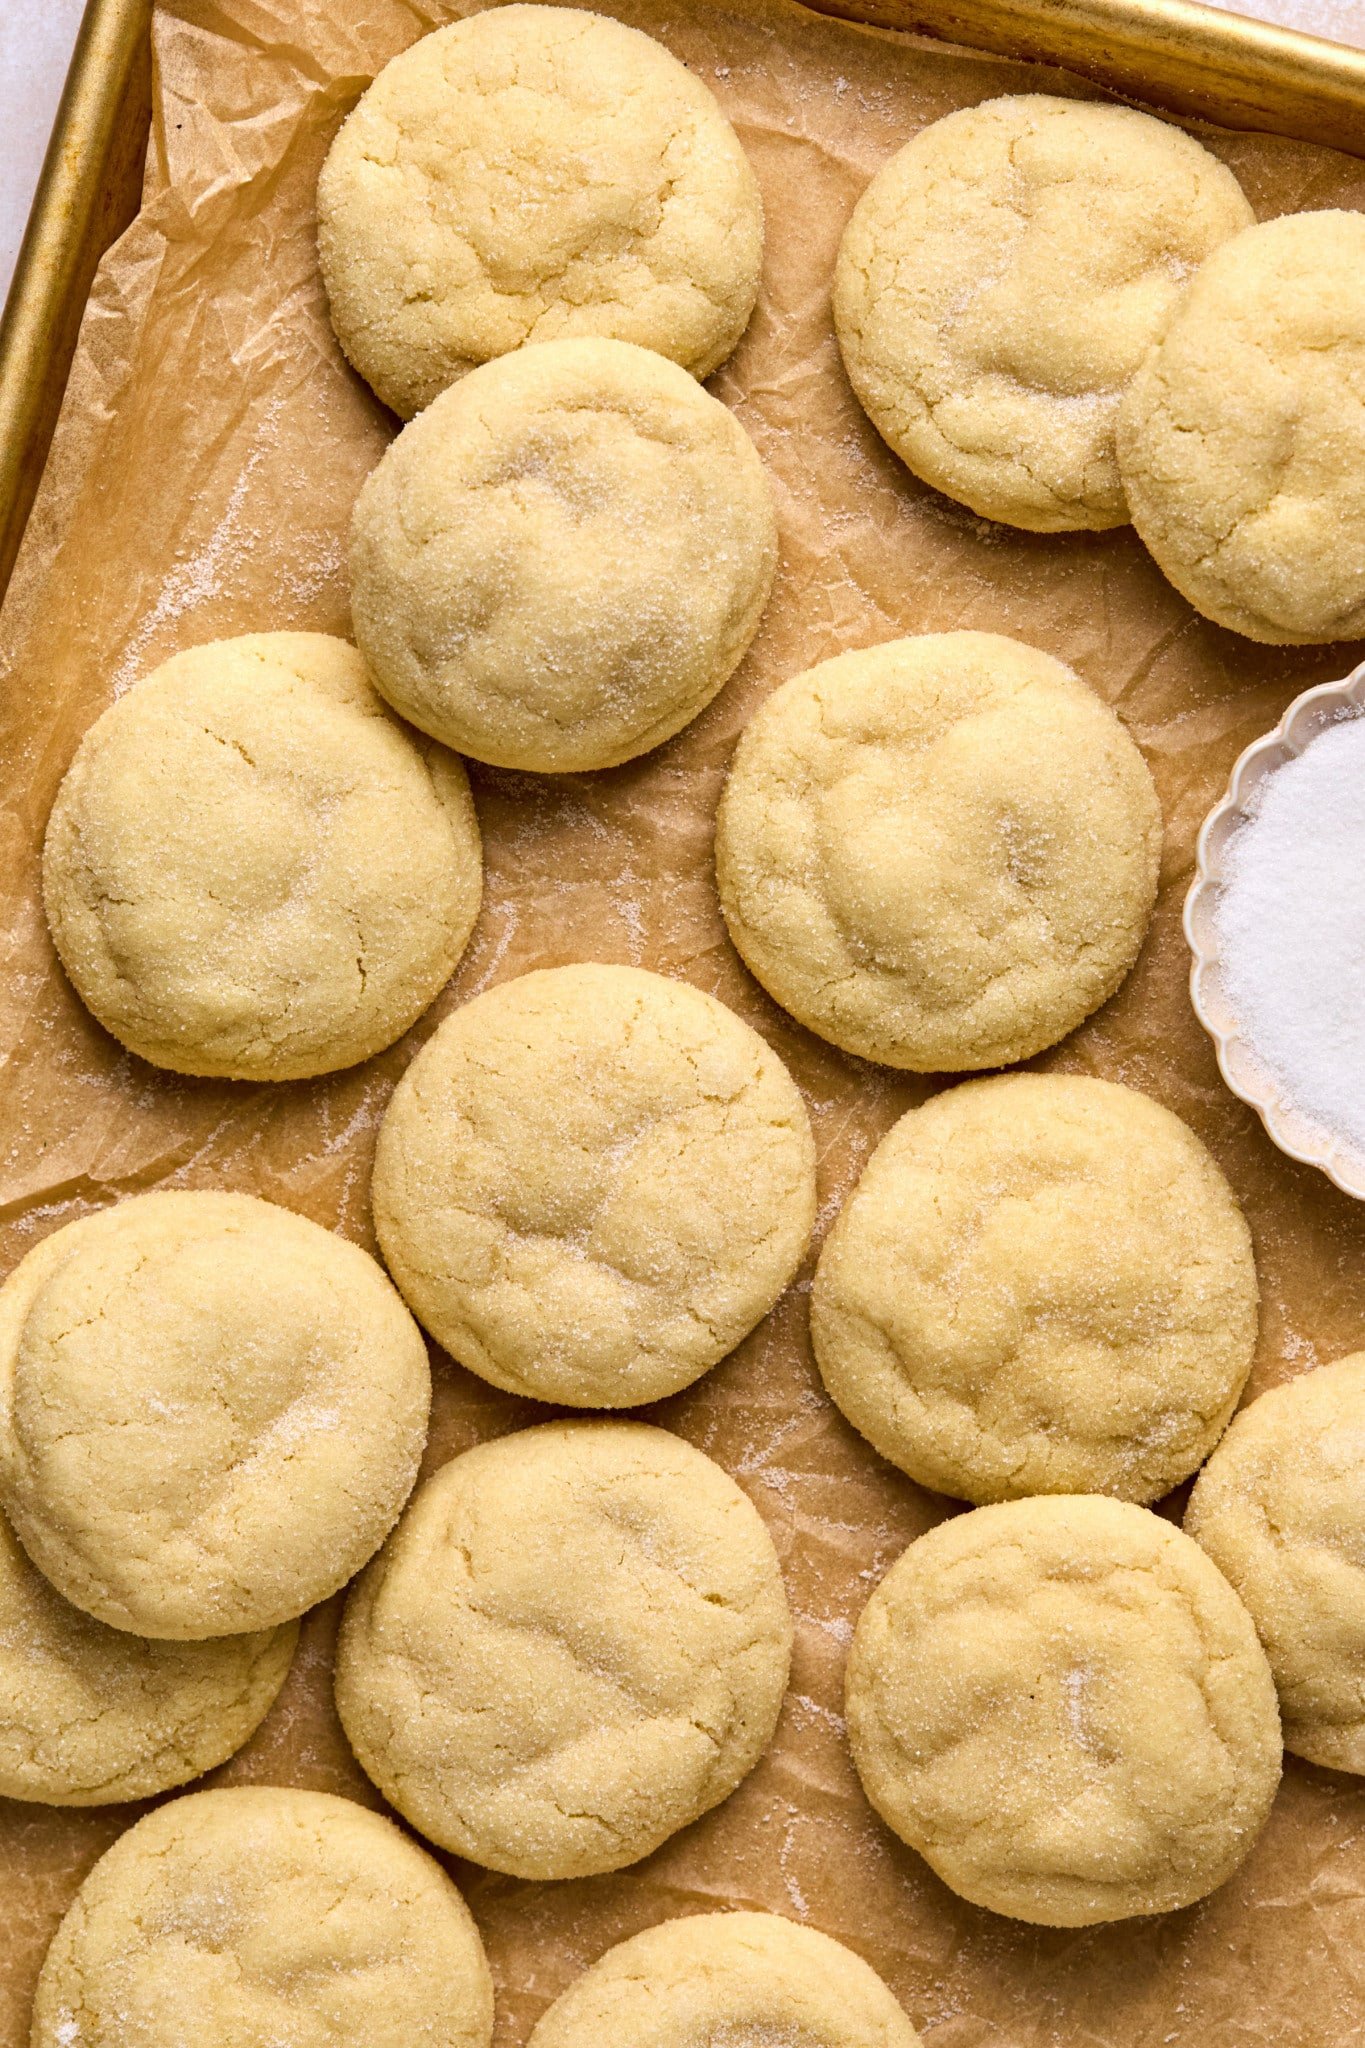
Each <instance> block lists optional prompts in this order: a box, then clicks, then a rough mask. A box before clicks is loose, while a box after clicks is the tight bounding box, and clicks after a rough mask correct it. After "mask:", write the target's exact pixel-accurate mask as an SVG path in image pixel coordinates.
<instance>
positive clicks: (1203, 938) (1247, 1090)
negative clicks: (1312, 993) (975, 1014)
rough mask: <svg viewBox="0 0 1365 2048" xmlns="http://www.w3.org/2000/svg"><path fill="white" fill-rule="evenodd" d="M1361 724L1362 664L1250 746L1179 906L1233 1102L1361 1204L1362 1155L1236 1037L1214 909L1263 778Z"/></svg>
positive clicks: (1193, 973)
mask: <svg viewBox="0 0 1365 2048" xmlns="http://www.w3.org/2000/svg"><path fill="white" fill-rule="evenodd" d="M1361 716H1365V663H1362V664H1361V666H1360V667H1359V668H1358V669H1356V670H1355V671H1354V673H1353V674H1351V675H1349V676H1347V677H1346V678H1345V680H1344V681H1343V682H1339V683H1319V684H1318V686H1317V688H1316V689H1315V690H1305V691H1304V693H1303V695H1302V696H1301V697H1296V698H1295V699H1294V702H1293V703H1292V704H1291V705H1290V707H1289V709H1288V710H1287V711H1286V712H1285V714H1284V717H1283V718H1282V719H1281V720H1280V722H1279V724H1278V725H1277V726H1276V728H1275V730H1274V732H1268V733H1266V734H1265V735H1264V737H1263V738H1261V739H1259V740H1253V741H1252V743H1251V745H1250V746H1249V747H1248V748H1247V750H1246V752H1245V753H1244V754H1242V755H1241V757H1240V758H1239V760H1238V762H1237V766H1236V767H1235V768H1234V769H1233V771H1232V779H1231V781H1230V782H1229V783H1228V788H1227V794H1226V795H1225V796H1224V798H1223V800H1222V802H1221V803H1219V804H1216V805H1215V806H1214V808H1213V809H1212V810H1211V811H1210V812H1209V815H1208V817H1207V818H1206V819H1205V820H1204V824H1203V829H1202V830H1201V832H1200V834H1199V845H1198V849H1197V852H1196V856H1195V869H1194V880H1193V882H1192V883H1191V884H1190V893H1189V895H1188V896H1187V897H1186V898H1185V937H1186V938H1187V939H1188V940H1189V942H1190V952H1191V954H1192V956H1193V964H1192V966H1191V969H1190V997H1191V1000H1192V1001H1193V1003H1194V1013H1195V1015H1196V1017H1198V1019H1199V1021H1200V1023H1201V1024H1202V1025H1203V1027H1204V1029H1205V1030H1206V1031H1207V1032H1208V1034H1209V1037H1210V1038H1211V1039H1212V1040H1213V1043H1214V1046H1215V1049H1216V1050H1217V1053H1218V1065H1219V1068H1220V1070H1221V1072H1222V1075H1223V1079H1224V1080H1225V1081H1226V1082H1227V1084H1228V1086H1229V1088H1230V1089H1231V1090H1232V1092H1233V1094H1234V1095H1238V1096H1240V1097H1241V1099H1242V1101H1243V1102H1247V1103H1250V1105H1251V1107H1252V1108H1253V1109H1254V1110H1255V1111H1256V1114H1257V1115H1258V1116H1259V1117H1260V1119H1261V1122H1262V1123H1263V1124H1264V1125H1265V1127H1266V1130H1267V1131H1268V1132H1269V1133H1270V1136H1271V1137H1272V1138H1273V1139H1274V1141H1275V1143H1276V1144H1277V1145H1278V1146H1279V1148H1280V1150H1281V1152H1284V1153H1287V1154H1288V1156H1289V1158H1291V1159H1299V1160H1302V1161H1303V1162H1304V1164H1305V1165H1308V1166H1319V1167H1321V1168H1322V1171H1323V1172H1324V1173H1325V1174H1326V1175H1327V1176H1328V1178H1329V1179H1330V1180H1333V1181H1335V1182H1336V1184H1337V1186H1338V1187H1339V1188H1342V1189H1344V1190H1345V1192H1346V1193H1347V1194H1348V1195H1355V1196H1356V1197H1358V1198H1359V1199H1361V1200H1365V1150H1362V1149H1361V1148H1360V1147H1359V1146H1358V1145H1352V1144H1351V1143H1350V1142H1349V1141H1348V1140H1346V1139H1343V1138H1341V1137H1340V1136H1339V1135H1337V1133H1335V1132H1333V1131H1329V1130H1328V1129H1327V1128H1326V1127H1325V1126H1324V1125H1322V1124H1321V1123H1319V1122H1318V1121H1317V1119H1316V1118H1315V1117H1311V1116H1308V1115H1305V1114H1304V1112H1303V1111H1302V1110H1300V1109H1298V1108H1296V1107H1295V1106H1294V1104H1293V1103H1291V1102H1289V1101H1288V1100H1287V1099H1286V1098H1285V1096H1284V1094H1283V1092H1282V1091H1281V1089H1280V1087H1279V1084H1278V1083H1277V1082H1276V1081H1275V1079H1274V1078H1273V1077H1272V1076H1271V1075H1270V1074H1268V1073H1267V1072H1266V1070H1265V1068H1264V1067H1263V1066H1262V1065H1261V1064H1260V1062H1259V1061H1258V1060H1257V1058H1256V1056H1255V1054H1254V1053H1253V1052H1252V1050H1251V1047H1250V1046H1249V1045H1248V1044H1247V1043H1246V1041H1245V1040H1244V1039H1242V1038H1239V1036H1238V1025H1237V1018H1236V1017H1235V1016H1234V1014H1233V1011H1232V1008H1231V1005H1230V1004H1229V1002H1228V999H1227V996H1226V993H1225V991H1224V988H1223V983H1222V975H1221V972H1220V968H1219V961H1218V933H1217V929H1216V926H1215V924H1214V909H1215V905H1216V903H1217V898H1218V890H1219V887H1220V885H1221V883H1222V880H1223V874H1224V860H1225V857H1226V854H1227V849H1228V843H1229V841H1230V840H1231V839H1232V836H1233V834H1234V833H1235V832H1236V831H1237V829H1238V827H1239V826H1240V825H1242V824H1243V823H1244V822H1245V820H1246V817H1247V810H1248V806H1249V804H1250V802H1251V799H1252V797H1253V795H1254V793H1255V791H1256V789H1257V788H1258V787H1259V785H1260V783H1261V782H1262V781H1263V780H1264V778H1265V777H1266V776H1267V775H1273V774H1274V772H1275V770H1276V769H1277V768H1278V767H1280V766H1281V765H1282V764H1283V763H1284V762H1285V761H1288V760H1290V759H1292V758H1293V756H1294V755H1295V754H1301V753H1302V752H1303V750H1304V748H1305V747H1306V746H1307V745H1308V742H1309V741H1310V740H1311V739H1313V738H1314V737H1315V736H1316V735H1317V734H1318V733H1320V732H1322V731H1323V729H1324V728H1325V727H1326V726H1329V725H1337V724H1339V723H1340V721H1341V720H1342V719H1343V718H1359V717H1361Z"/></svg>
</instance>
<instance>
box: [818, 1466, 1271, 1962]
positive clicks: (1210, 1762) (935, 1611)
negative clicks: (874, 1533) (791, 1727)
mask: <svg viewBox="0 0 1365 2048" xmlns="http://www.w3.org/2000/svg"><path fill="white" fill-rule="evenodd" d="M847 1705H848V1732H849V1740H850V1742H851V1744H852V1747H853V1758H854V1762H855V1763H856V1764H857V1767H858V1775H859V1776H860V1778H861V1779H862V1781H863V1788H864V1790H865V1791H866V1793H867V1796H868V1798H869V1799H870V1800H871V1801H872V1804H873V1805H874V1806H875V1807H876V1808H877V1811H878V1812H879V1813H880V1814H881V1816H882V1818H883V1819H884V1820H885V1821H886V1822H887V1824H888V1826H890V1827H891V1828H893V1829H894V1830H895V1832H896V1833H897V1834H898V1835H900V1836H901V1837H902V1839H903V1840H905V1841H907V1842H908V1843H909V1844H910V1846H911V1848H913V1849H918V1851H919V1853H920V1855H921V1856H923V1857H924V1859H925V1861H926V1862H927V1863H929V1864H930V1866H931V1867H932V1868H933V1869H934V1870H935V1871H937V1873H938V1875H939V1876H940V1877H941V1878H942V1879H943V1881H944V1883H945V1884H946V1885H948V1886H950V1887H951V1889H952V1890H953V1891H955V1892H957V1893H959V1894H960V1895H961V1897H963V1898H964V1899H970V1900H971V1901H972V1903H973V1904H974V1905H978V1906H989V1907H990V1908H991V1909H992V1911H993V1912H996V1913H1006V1914H1008V1915H1010V1917H1011V1918H1013V1919H1016V1920H1030V1921H1033V1922H1034V1923H1036V1924H1037V1925H1039V1926H1043V1927H1089V1926H1092V1925H1094V1924H1095V1923H1096V1922H1097V1921H1101V1920H1123V1919H1128V1918H1130V1917H1132V1916H1133V1915H1135V1914H1140V1913H1168V1912H1171V1911H1173V1910H1174V1909H1175V1908H1176V1907H1178V1906H1188V1905H1190V1904H1191V1903H1192V1902H1193V1901H1194V1900H1195V1899H1202V1898H1203V1897H1204V1896H1205V1894H1206V1893H1208V1892H1211V1891H1213V1890H1214V1888H1215V1887H1216V1886H1218V1885H1220V1884H1222V1883H1223V1881H1224V1880H1225V1879H1226V1878H1228V1877H1230V1876H1231V1875H1232V1873H1233V1871H1234V1870H1235V1869H1236V1868H1237V1866H1238V1864H1239V1863H1241V1862H1242V1860H1243V1858H1244V1857H1245V1856H1246V1855H1247V1853H1248V1852H1249V1850H1250V1849H1251V1846H1252V1844H1253V1843H1254V1842H1255V1839H1256V1837H1257V1835H1258V1834H1259V1832H1260V1830H1261V1827H1262V1825H1263V1823H1264V1821H1265V1818H1266V1816H1267V1814H1268V1813H1269V1811H1270V1804H1271V1801H1272V1799H1273V1798H1274V1796H1275V1788H1276V1786H1277V1785H1278V1783H1279V1779H1280V1762H1281V1757H1280V1723H1279V1716H1278V1714H1277V1712H1276V1707H1275V1686H1274V1682H1273V1680H1272V1679H1271V1676H1270V1668H1269V1666H1268V1665H1267V1663H1266V1660H1265V1653H1264V1652H1263V1650H1262V1649H1261V1646H1260V1644H1259V1643H1258V1642H1257V1640H1256V1631H1255V1629H1254V1628H1253V1627H1252V1623H1251V1617H1250V1615H1249V1614H1248V1613H1247V1611H1246V1609H1245V1607H1243V1605H1242V1603H1241V1601H1240V1600H1239V1599H1238V1598H1237V1595H1236V1594H1235V1593H1234V1592H1233V1590H1232V1588H1231V1587H1230V1586H1229V1585H1228V1583H1227V1581H1226V1579H1224V1578H1223V1577H1222V1576H1221V1574H1220V1573H1219V1572H1218V1571H1216V1570H1215V1568H1214V1567H1213V1565H1211V1564H1210V1562H1209V1560H1208V1558H1207V1557H1205V1555H1204V1553H1203V1551H1202V1550H1200V1548H1199V1546H1198V1544H1196V1543H1192V1542H1191V1541H1190V1539H1189V1537H1188V1536H1183V1535H1182V1534H1181V1532H1180V1531H1179V1529H1175V1528H1172V1526H1171V1524H1170V1523H1169V1522H1165V1521H1163V1520H1162V1519H1161V1517H1160V1516H1159V1515H1154V1514H1152V1513H1150V1512H1149V1510H1148V1509H1146V1508H1139V1507H1134V1506H1132V1505H1130V1504H1129V1503H1128V1502H1126V1501H1116V1500H1106V1499H1103V1498H1102V1497H1100V1496H1099V1495H1054V1496H1053V1497H1052V1498H1051V1499H1042V1500H1017V1501H1008V1502H1005V1503H1004V1504H1002V1505H1000V1506H997V1507H987V1508H976V1509H974V1510H973V1511H972V1512H971V1513H970V1514H965V1515H959V1516H958V1517H957V1518H956V1519H955V1520H952V1521H949V1522H943V1523H940V1524H939V1526H938V1527H937V1528H936V1529H932V1530H930V1532H929V1534H928V1535H927V1536H921V1537H920V1538H919V1540H918V1541H917V1542H915V1543H912V1544H911V1545H910V1548H909V1549H908V1550H907V1551H906V1553H905V1555H904V1556H903V1557H902V1558H901V1559H900V1561H899V1563H897V1564H895V1565H893V1566H892V1568H891V1570H890V1572H888V1574H887V1576H886V1577H885V1579H883V1581H882V1583H881V1585H880V1586H879V1587H878V1589H877V1591H876V1592H875V1593H874V1594H873V1596H872V1598H871V1600H870V1601H869V1602H868V1604H867V1607H866V1609H865V1610H864V1612H863V1616H862V1619H861V1620H860V1621H859V1623H858V1627H857V1630H856V1632H855V1634H854V1638H853V1649H852V1652H851V1654H850V1657H849V1664H848V1683H847Z"/></svg>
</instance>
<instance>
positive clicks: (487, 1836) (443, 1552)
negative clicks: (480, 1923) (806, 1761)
mask: <svg viewBox="0 0 1365 2048" xmlns="http://www.w3.org/2000/svg"><path fill="white" fill-rule="evenodd" d="M791 1635H792V1630H791V1617H790V1615H789V1613H788V1611H787V1602H786V1596H785V1594H784V1593H783V1590H782V1579H781V1575H780V1573H779V1571H778V1566H777V1557H776V1553H775V1552H774V1550H773V1546H772V1540H771V1538H770V1537H769V1535H768V1532H767V1530H766V1529H765V1528H764V1526H763V1524H762V1522H761V1521H760V1520H759V1517H758V1515H757V1514H756V1513H755V1511H754V1509H753V1508H752V1507H751V1506H750V1504H749V1502H748V1501H747V1500H746V1498H745V1496H744V1495H743V1494H742V1493H741V1492H740V1490H739V1488H738V1487H737V1486H736V1485H735V1483H734V1481H733V1480H732V1479H730V1478H728V1477H727V1476H726V1474H725V1473H724V1472H722V1471H721V1469H720V1467H719V1465H713V1464H712V1462H711V1460H710V1459H709V1458H707V1457H704V1456H703V1455H702V1453H701V1452H700V1451H695V1450H693V1449H692V1447H691V1445H690V1444H686V1443H684V1442H682V1440H681V1439H680V1438H679V1437H676V1436H671V1435H670V1434H669V1433H668V1432H667V1431H666V1430H662V1429H651V1428H648V1427H647V1426H646V1425H645V1424H644V1423H638V1422H552V1423H547V1424H545V1425H543V1426H542V1427H541V1428H539V1429H529V1430H522V1431H520V1432H518V1433H517V1434H515V1435H513V1436H505V1437H502V1438H500V1439H499V1440H498V1441H497V1442H495V1443H487V1444H481V1445H480V1446H479V1447H478V1448H477V1449H476V1450H472V1451H466V1452H465V1453H464V1455H463V1456H462V1457H458V1458H454V1459H452V1460H451V1462H450V1463H449V1464H448V1465H446V1466H445V1467H444V1468H443V1469H442V1470H441V1471H439V1472H438V1473H437V1474H436V1475H435V1477H434V1478H432V1479H429V1480H427V1482H426V1483H425V1485H424V1486H422V1487H421V1488H420V1489H419V1491H418V1493H417V1495H416V1497H415V1499H414V1500H413V1503H412V1505H411V1507H410V1508H409V1509H408V1511H407V1513H406V1514H405V1515H404V1517H403V1519H402V1521H401V1522H400V1523H399V1525H398V1528H397V1530H396V1532H395V1533H394V1535H393V1536H392V1537H391V1538H390V1540H389V1542H388V1543H387V1544H386V1545H385V1547H384V1549H383V1550H382V1551H381V1552H380V1554H379V1556H378V1557H377V1558H376V1559H375V1562H374V1563H373V1564H372V1565H371V1566H370V1568H369V1570H368V1571H367V1572H366V1573H365V1575H364V1577H363V1578H362V1579H361V1580H360V1583H359V1585H358V1586H357V1587H356V1588H355V1590H354V1591H353V1592H352V1594H351V1596H350V1598H349V1600H348V1601H347V1603H346V1615H345V1620H344V1622H343V1625H342V1632H341V1640H340V1643H339V1646H338V1651H337V1671H336V1691H337V1706H338V1708H339V1710H340V1713H341V1719H342V1724H343V1726H344V1727H345V1730H346V1733H347V1735H348V1736H349V1738H350V1741H351V1746H352V1748H353V1749H354V1750H355V1753H356V1755H357V1757H358V1758H359V1759H360V1762H361V1764H362V1765H363V1766H364V1768H365V1769H366V1771H368V1772H369V1774H370V1776H371V1777H372V1778H373V1779H374V1781H375V1783H376V1784H377V1785H378V1786H379V1788H380V1790H381V1791H382V1792H383V1794H384V1796H385V1798H386V1799H389V1800H390V1801H391V1802H392V1803H393V1805H394V1806H396V1807H397V1809H398V1811H399V1812H400V1813H401V1814H402V1815H403V1816H404V1817H405V1819H407V1820H409V1821H411V1822H412V1825H413V1826H414V1827H415V1828H419V1829H420V1830H421V1832H422V1833H423V1834H424V1835H427V1836H429V1837H430V1838H431V1840H432V1841H433V1842H438V1843H439V1844H440V1845H441V1847H442V1848H444V1849H452V1850H454V1852H455V1853H456V1854H457V1855H459V1856H468V1857H469V1858H470V1859H471V1860H472V1861H473V1862H475V1863H484V1864H487V1865H488V1866H489V1868H490V1869H493V1870H501V1871H506V1872H508V1873H509V1874H510V1875H512V1876H513V1877H528V1878H553V1877H586V1876H589V1875H591V1874H592V1873H594V1872H598V1871H605V1870H619V1869H621V1868H622V1867H623V1865H625V1864H627V1863H635V1862H637V1861H638V1860H639V1858H640V1857H642V1856H647V1855H649V1853H650V1851H651V1850H653V1849H657V1848H658V1846H659V1844H660V1843H661V1842H663V1841H664V1840H666V1839H667V1837H668V1836H669V1835H671V1834H673V1833H675V1832H676V1830H677V1829H679V1828H681V1827H686V1826H687V1824H688V1822H689V1821H693V1820H696V1819H697V1818H698V1816H699V1815H701V1814H703V1813H706V1812H708V1811H709V1809H710V1808H711V1807H713V1806H716V1805H718V1804H719V1803H720V1801H721V1800H722V1799H724V1798H726V1797H727V1796H728V1794H729V1793H731V1792H733V1791H734V1789H735V1787H736V1785H738V1784H739V1782H740V1780H741V1779H742V1778H743V1777H745V1776H747V1774H748V1772H749V1771H751V1770H752V1769H753V1767H754V1765H755V1764H756V1763H757V1762H758V1760H759V1758H760V1757H761V1756H762V1754H763V1752H764V1750H765V1749H766V1748H767V1747H768V1744H769V1742H770V1741H771V1740H772V1735H773V1730H774V1728H775V1727H776V1725H777V1716H778V1710H779V1709H780V1707H781V1704H782V1695H783V1692H784V1691H785V1689H786V1684H787V1667H788V1662H789V1659H790V1655H791Z"/></svg>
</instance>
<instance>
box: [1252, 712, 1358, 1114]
mask: <svg viewBox="0 0 1365 2048" xmlns="http://www.w3.org/2000/svg"><path fill="white" fill-rule="evenodd" d="M1225 877H1226V879H1225V881H1224V884H1223V887H1222V888H1221V889H1220V891H1219V896H1218V905H1217V910H1216V914H1215V925H1216V929H1217V934H1218V948H1219V955H1220V960H1221V966H1222V978H1223V985H1224V988H1225V990H1226V993H1227V998H1228V1001H1229V1004H1230V1005H1231V1008H1232V1011H1233V1014H1234V1016H1235V1017H1236V1019H1237V1023H1238V1030H1239V1035H1240V1036H1241V1038H1242V1039H1243V1040H1244V1041H1245V1043H1246V1044H1247V1046H1248V1047H1249V1048H1250V1050H1251V1051H1252V1052H1253V1053H1254V1054H1255V1055H1256V1057H1257V1058H1258V1060H1259V1061H1260V1063H1261V1064H1262V1065H1263V1066H1264V1067H1265V1069H1266V1070H1267V1072H1268V1073H1269V1074H1270V1075H1272V1076H1273V1078H1274V1080H1275V1081H1276V1082H1277V1083H1278V1085H1279V1087H1280V1089H1281V1090H1282V1092H1283V1094H1284V1095H1285V1097H1286V1098H1287V1099H1288V1101H1289V1102H1291V1103H1292V1104H1294V1105H1295V1106H1296V1107H1297V1108H1298V1109H1299V1110H1301V1111H1302V1112H1304V1113H1305V1114H1306V1115H1308V1116H1310V1117H1312V1118H1313V1119H1314V1120H1315V1121H1317V1122H1318V1123H1321V1124H1323V1125H1325V1126H1326V1127H1327V1128H1328V1129H1329V1130H1331V1131H1333V1132H1334V1133H1336V1134H1337V1136H1339V1137H1341V1138H1344V1139H1347V1140H1349V1141H1350V1142H1352V1143H1353V1144H1357V1145H1360V1146H1361V1147H1365V717H1347V718H1345V719H1343V721H1342V722H1341V723H1340V724H1338V725H1333V726H1329V727H1327V728H1326V729H1325V730H1324V731H1323V732H1321V733H1319V734H1318V735H1317V736H1316V737H1315V738H1314V739H1312V740H1310V741H1309V743H1308V745H1307V746H1306V747H1305V748H1304V751H1303V752H1302V754H1300V755H1299V756H1298V757H1297V758H1296V759H1294V760H1291V761H1286V762H1285V764H1284V766H1283V767H1281V768H1277V769H1276V770H1275V771H1274V772H1273V773H1272V774H1270V775H1268V776H1266V778H1265V780H1264V781H1263V782H1262V783H1261V785H1260V788H1259V790H1258V791H1257V792H1256V796H1255V798H1254V799H1253V801H1252V804H1251V805H1250V806H1249V816H1248V820H1247V822H1246V824H1244V825H1243V826H1242V827H1241V828H1240V829H1239V830H1238V832H1237V833H1236V834H1235V836H1234V837H1233V839H1232V840H1231V842H1230V844H1229V847H1228V850H1227V855H1226V866H1225Z"/></svg>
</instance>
